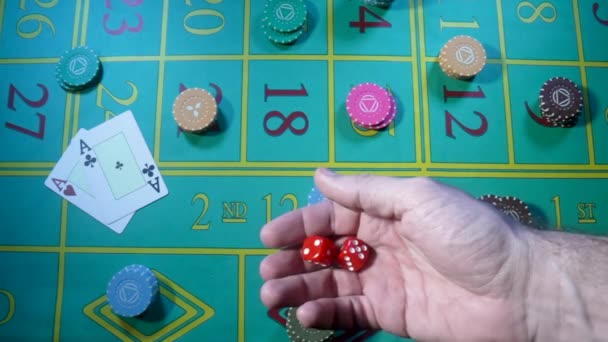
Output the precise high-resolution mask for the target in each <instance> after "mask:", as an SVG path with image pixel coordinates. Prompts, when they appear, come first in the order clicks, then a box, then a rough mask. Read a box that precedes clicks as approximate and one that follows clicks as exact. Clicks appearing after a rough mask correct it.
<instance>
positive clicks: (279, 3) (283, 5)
mask: <svg viewBox="0 0 608 342" xmlns="http://www.w3.org/2000/svg"><path fill="white" fill-rule="evenodd" d="M307 17H308V10H307V9H306V4H305V3H304V0H266V6H265V8H264V16H263V17H262V29H263V31H264V35H265V36H266V38H268V39H269V40H270V41H272V42H273V43H276V44H281V45H290V44H293V43H295V42H296V40H298V38H300V36H301V35H302V34H303V33H304V31H305V30H306V29H307V28H306V24H307Z"/></svg>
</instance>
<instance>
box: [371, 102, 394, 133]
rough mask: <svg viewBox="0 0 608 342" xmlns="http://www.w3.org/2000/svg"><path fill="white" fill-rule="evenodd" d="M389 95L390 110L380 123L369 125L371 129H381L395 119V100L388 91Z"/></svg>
mask: <svg viewBox="0 0 608 342" xmlns="http://www.w3.org/2000/svg"><path fill="white" fill-rule="evenodd" d="M389 97H390V98H391V111H390V113H389V115H388V117H386V119H384V120H383V121H382V122H381V123H379V124H377V125H375V126H372V127H369V128H371V129H383V128H385V127H387V126H388V125H390V124H391V122H393V120H395V117H396V116H397V102H396V101H395V97H394V96H393V95H392V94H390V93H389Z"/></svg>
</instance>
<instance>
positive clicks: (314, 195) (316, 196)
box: [308, 186, 325, 205]
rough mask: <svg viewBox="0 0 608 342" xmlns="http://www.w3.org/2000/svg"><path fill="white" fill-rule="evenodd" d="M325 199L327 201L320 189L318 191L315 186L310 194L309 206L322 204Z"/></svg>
mask: <svg viewBox="0 0 608 342" xmlns="http://www.w3.org/2000/svg"><path fill="white" fill-rule="evenodd" d="M324 199H325V196H323V194H322V193H321V191H319V189H317V187H316V186H314V187H313V188H312V189H311V190H310V193H308V205H313V204H316V203H319V202H322V201H323V200H324Z"/></svg>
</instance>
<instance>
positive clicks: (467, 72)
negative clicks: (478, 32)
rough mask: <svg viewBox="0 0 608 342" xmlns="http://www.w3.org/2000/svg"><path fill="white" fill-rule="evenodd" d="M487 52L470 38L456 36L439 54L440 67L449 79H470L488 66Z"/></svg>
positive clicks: (476, 41)
mask: <svg viewBox="0 0 608 342" xmlns="http://www.w3.org/2000/svg"><path fill="white" fill-rule="evenodd" d="M486 60H487V56H486V50H485V49H484V48H483V45H481V43H480V42H479V41H478V40H476V39H475V38H473V37H470V36H456V37H454V38H452V39H450V40H449V41H448V42H447V43H446V44H445V45H444V46H443V48H442V49H441V52H440V53H439V66H440V67H441V70H443V72H444V73H445V74H446V75H448V76H449V77H453V78H457V79H470V78H473V77H475V76H476V75H477V74H479V72H481V70H482V69H483V68H484V67H485V65H486Z"/></svg>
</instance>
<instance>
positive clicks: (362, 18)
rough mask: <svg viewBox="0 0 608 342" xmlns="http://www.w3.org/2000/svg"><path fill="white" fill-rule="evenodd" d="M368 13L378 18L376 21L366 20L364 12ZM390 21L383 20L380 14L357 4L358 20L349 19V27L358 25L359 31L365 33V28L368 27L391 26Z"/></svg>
mask: <svg viewBox="0 0 608 342" xmlns="http://www.w3.org/2000/svg"><path fill="white" fill-rule="evenodd" d="M366 12H367V13H369V14H370V15H371V16H372V17H374V18H376V19H378V21H366V20H365V13H366ZM392 26H393V25H391V23H389V22H388V21H386V20H384V18H382V17H381V16H379V15H377V14H376V13H374V12H372V11H371V10H369V9H367V7H365V6H359V21H351V22H350V27H358V28H359V33H365V29H366V28H368V27H370V28H371V27H392Z"/></svg>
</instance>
